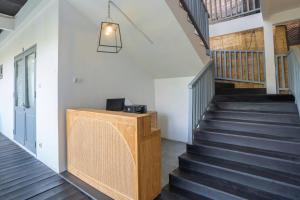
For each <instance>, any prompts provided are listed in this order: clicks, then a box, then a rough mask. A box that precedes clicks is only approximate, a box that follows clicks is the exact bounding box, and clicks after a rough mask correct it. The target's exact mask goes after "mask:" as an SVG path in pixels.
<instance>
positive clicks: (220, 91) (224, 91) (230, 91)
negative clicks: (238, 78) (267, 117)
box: [216, 88, 266, 95]
mask: <svg viewBox="0 0 300 200" xmlns="http://www.w3.org/2000/svg"><path fill="white" fill-rule="evenodd" d="M216 94H217V95H243V94H245V95H249V94H254V95H257V94H266V89H260V88H257V89H252V88H251V89H239V88H216Z"/></svg>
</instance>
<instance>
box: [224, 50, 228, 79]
mask: <svg viewBox="0 0 300 200" xmlns="http://www.w3.org/2000/svg"><path fill="white" fill-rule="evenodd" d="M224 73H225V77H224V78H227V53H226V51H224Z"/></svg>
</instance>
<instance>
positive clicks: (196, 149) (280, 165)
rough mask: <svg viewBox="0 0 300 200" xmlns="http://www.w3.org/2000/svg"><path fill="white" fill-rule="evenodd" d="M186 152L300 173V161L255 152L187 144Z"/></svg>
mask: <svg viewBox="0 0 300 200" xmlns="http://www.w3.org/2000/svg"><path fill="white" fill-rule="evenodd" d="M187 152H188V153H192V154H197V155H204V156H211V157H216V158H221V159H226V160H231V161H236V162H240V163H244V164H249V165H255V166H260V167H265V168H270V169H273V170H278V171H282V172H286V173H290V174H295V175H299V174H300V163H296V162H295V163H293V162H289V161H285V160H281V159H275V158H271V157H264V156H259V155H255V154H248V153H244V152H239V151H230V150H226V149H220V148H212V147H209V146H198V145H197V146H195V145H188V146H187Z"/></svg>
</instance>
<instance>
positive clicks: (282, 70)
mask: <svg viewBox="0 0 300 200" xmlns="http://www.w3.org/2000/svg"><path fill="white" fill-rule="evenodd" d="M280 59H281V73H282V75H281V79H282V80H281V81H282V84H281V85H282V88H283V89H284V88H285V73H284V68H285V67H284V65H285V64H284V56H280Z"/></svg>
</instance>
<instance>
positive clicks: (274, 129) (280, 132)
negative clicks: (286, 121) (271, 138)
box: [201, 120, 300, 138]
mask: <svg viewBox="0 0 300 200" xmlns="http://www.w3.org/2000/svg"><path fill="white" fill-rule="evenodd" d="M201 128H210V129H223V130H233V131H244V132H250V133H258V134H268V135H276V136H281V137H293V138H300V127H292V126H277V125H270V124H257V123H244V122H233V121H232V122H225V121H218V120H214V121H210V120H206V121H203V122H202V124H201Z"/></svg>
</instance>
